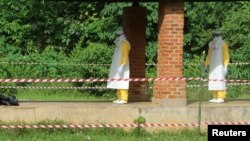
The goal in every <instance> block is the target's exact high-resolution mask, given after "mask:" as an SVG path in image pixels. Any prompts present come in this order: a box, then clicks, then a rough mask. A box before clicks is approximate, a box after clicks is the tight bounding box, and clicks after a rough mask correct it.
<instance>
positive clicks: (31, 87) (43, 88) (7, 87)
mask: <svg viewBox="0 0 250 141" xmlns="http://www.w3.org/2000/svg"><path fill="white" fill-rule="evenodd" d="M0 88H2V89H41V90H50V89H64V90H65V89H66V90H84V89H108V88H107V87H62V86H49V87H46V86H0Z"/></svg>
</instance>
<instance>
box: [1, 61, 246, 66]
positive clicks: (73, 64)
mask: <svg viewBox="0 0 250 141" xmlns="http://www.w3.org/2000/svg"><path fill="white" fill-rule="evenodd" d="M0 64H11V65H59V66H110V64H83V63H45V62H6V61H2V62H0ZM145 65H146V66H157V64H155V63H152V64H149V63H146V64H145ZM183 65H186V66H189V65H191V66H200V65H201V64H199V63H184V64H183ZM229 65H250V62H236V63H229Z"/></svg>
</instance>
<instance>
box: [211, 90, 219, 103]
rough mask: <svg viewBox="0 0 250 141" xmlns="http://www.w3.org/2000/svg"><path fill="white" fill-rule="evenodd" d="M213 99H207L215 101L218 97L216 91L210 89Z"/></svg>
mask: <svg viewBox="0 0 250 141" xmlns="http://www.w3.org/2000/svg"><path fill="white" fill-rule="evenodd" d="M212 93H213V99H211V100H209V102H216V101H217V99H218V91H212Z"/></svg>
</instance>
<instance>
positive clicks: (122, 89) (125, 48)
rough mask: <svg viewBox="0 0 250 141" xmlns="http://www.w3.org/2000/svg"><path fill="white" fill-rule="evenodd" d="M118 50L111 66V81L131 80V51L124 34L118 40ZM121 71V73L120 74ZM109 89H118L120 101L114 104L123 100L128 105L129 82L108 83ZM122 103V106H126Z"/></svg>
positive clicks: (116, 49) (117, 101)
mask: <svg viewBox="0 0 250 141" xmlns="http://www.w3.org/2000/svg"><path fill="white" fill-rule="evenodd" d="M115 43H116V48H115V51H114V54H113V57H112V63H111V66H110V73H109V79H112V78H114V79H129V75H130V72H129V50H130V48H131V47H130V44H129V42H128V41H127V40H126V37H125V36H124V34H123V32H122V34H121V35H120V36H119V37H118V38H117V39H116V41H115ZM119 69H120V72H119ZM107 88H110V89H117V97H118V100H116V101H114V103H119V101H120V100H123V101H124V103H127V100H128V89H129V81H128V80H127V81H109V82H108V83H107ZM124 103H120V104H124Z"/></svg>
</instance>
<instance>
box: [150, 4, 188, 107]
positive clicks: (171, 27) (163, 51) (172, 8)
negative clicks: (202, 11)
mask: <svg viewBox="0 0 250 141" xmlns="http://www.w3.org/2000/svg"><path fill="white" fill-rule="evenodd" d="M183 28H184V1H183V0H159V21H158V65H157V75H158V77H182V65H183V64H182V58H183V36H184V35H183ZM153 102H154V103H160V104H162V105H165V106H186V83H185V81H171V80H170V81H155V82H154V96H153Z"/></svg>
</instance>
